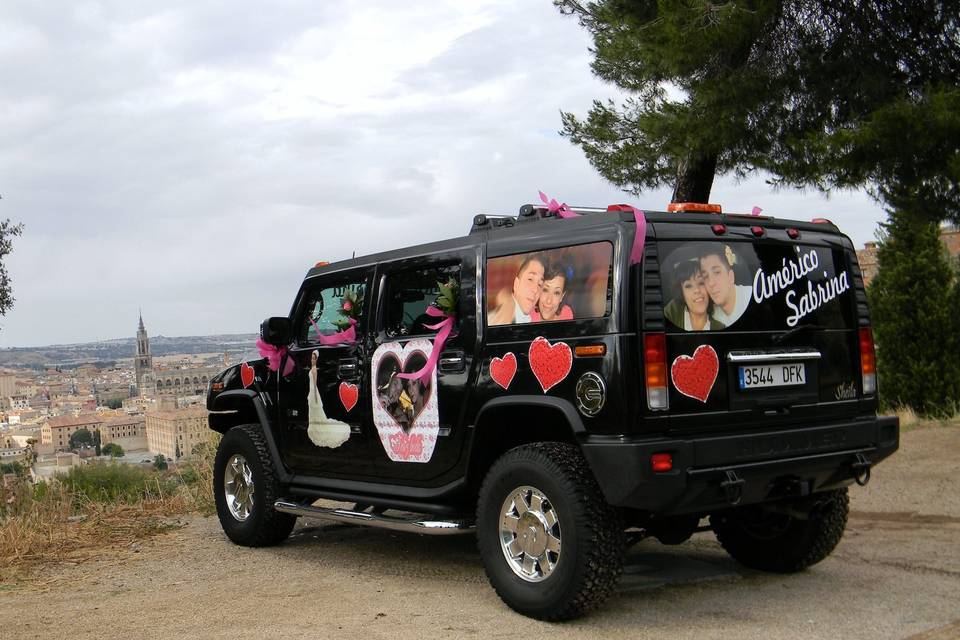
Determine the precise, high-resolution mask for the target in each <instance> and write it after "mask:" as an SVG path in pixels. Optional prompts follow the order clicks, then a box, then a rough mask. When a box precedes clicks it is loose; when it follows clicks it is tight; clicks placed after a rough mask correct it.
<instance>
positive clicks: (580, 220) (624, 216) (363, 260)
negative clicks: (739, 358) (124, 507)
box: [304, 205, 853, 280]
mask: <svg viewBox="0 0 960 640" xmlns="http://www.w3.org/2000/svg"><path fill="white" fill-rule="evenodd" d="M528 207H532V205H524V207H521V215H520V216H516V217H514V216H484V215H483V214H481V215H478V216H476V217H475V218H474V221H475V224H474V229H473V230H472V231H471V233H469V234H468V235H465V236H459V237H456V238H450V239H448V240H439V241H436V242H428V243H425V244H419V245H413V246H408V247H402V248H398V249H391V250H389V251H381V252H378V253H372V254H369V255H365V256H359V257H354V258H348V259H346V260H339V261H337V262H331V263H328V264H323V263H318V265H317V266H314V267H312V268H311V269H309V270H308V271H307V274H306V276H304V280H309V279H311V278H314V277H316V276H321V275H328V274H334V273H338V272H341V271H349V270H352V269H358V268H364V267H371V266H375V265H376V264H378V263H380V262H389V261H393V260H401V259H403V258H406V257H410V256H429V255H431V254H441V253H447V252H451V251H458V250H463V249H466V248H469V247H476V246H478V245H481V244H483V243H485V242H488V241H491V240H499V239H507V238H509V239H510V240H514V241H517V242H522V241H523V240H524V238H525V237H529V238H542V237H543V236H544V234H545V232H546V233H557V234H558V235H559V236H560V237H566V238H568V237H569V235H570V231H571V227H569V226H562V225H560V224H557V223H558V222H560V219H557V218H555V217H554V216H553V215H552V214H549V212H547V210H546V209H545V208H543V207H532V209H533V211H535V214H534V215H533V216H530V214H529V213H527V214H526V217H527V218H529V219H525V215H524V214H525V211H529V210H530V209H528ZM573 210H574V211H575V212H577V211H583V212H584V214H583V215H582V216H580V217H577V218H567V219H564V220H563V222H565V223H572V224H573V225H575V226H577V227H579V228H580V229H585V228H588V227H594V226H602V225H610V224H633V223H634V217H633V213H632V212H630V211H606V210H603V209H587V208H582V209H578V208H574V209H573ZM644 216H645V218H646V220H647V222H648V223H651V224H655V225H661V224H691V223H693V224H697V223H702V224H703V225H704V235H705V236H706V235H707V234H708V233H709V234H710V235H709V237H711V238H712V237H713V234H712V232H709V231H708V230H709V229H710V227H709V226H706V225H707V224H724V225H729V226H753V225H760V226H763V227H766V228H779V229H786V228H795V229H797V230H799V231H812V232H817V233H821V234H822V233H826V234H831V235H833V234H836V235H838V236H841V237H843V238H844V239H846V237H845V236H843V234H841V233H840V230H839V229H838V228H837V227H836V226H835V225H834V224H833V223H829V222H826V221H823V222H813V221H810V222H804V221H800V220H791V219H786V218H776V217H772V216H754V215H749V214H736V213H692V212H683V213H672V212H665V211H644ZM481 217H487V218H490V219H500V220H504V219H505V220H508V221H510V224H509V226H503V227H499V228H490V229H483V230H478V229H476V221H477V220H478V219H479V218H481ZM548 225H556V226H548ZM648 233H649V231H648ZM566 238H565V239H566ZM846 241H847V242H846V243H850V241H849V239H846ZM846 243H845V244H846ZM852 246H853V245H852V243H850V247H851V248H852Z"/></svg>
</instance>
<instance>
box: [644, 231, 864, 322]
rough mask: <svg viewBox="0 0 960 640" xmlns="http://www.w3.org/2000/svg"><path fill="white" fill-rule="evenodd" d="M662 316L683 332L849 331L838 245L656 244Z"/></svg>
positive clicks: (847, 285) (848, 284) (846, 280)
mask: <svg viewBox="0 0 960 640" xmlns="http://www.w3.org/2000/svg"><path fill="white" fill-rule="evenodd" d="M659 246H660V250H661V252H662V253H661V255H663V256H664V257H663V258H662V259H661V262H660V270H661V271H660V275H661V281H662V282H663V290H664V299H665V300H666V302H665V304H664V308H663V314H664V317H665V318H666V319H667V322H668V324H671V325H673V327H672V328H675V329H679V330H683V331H724V330H726V329H731V330H738V331H739V330H744V331H751V330H757V331H763V330H787V329H792V328H794V327H797V326H801V325H814V326H816V327H818V328H824V329H843V328H852V327H853V326H854V324H855V322H854V308H853V304H852V298H853V291H852V284H853V283H852V280H851V275H850V273H849V270H848V268H847V258H846V254H845V253H844V251H843V250H842V249H832V248H827V247H813V246H809V245H798V244H787V243H762V244H759V243H758V244H752V243H748V242H722V241H708V242H663V243H660V245H659Z"/></svg>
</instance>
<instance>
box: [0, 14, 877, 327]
mask: <svg viewBox="0 0 960 640" xmlns="http://www.w3.org/2000/svg"><path fill="white" fill-rule="evenodd" d="M158 7H159V8H158ZM158 7H155V6H153V5H151V4H149V3H139V2H120V1H117V2H99V3H92V2H89V3H79V4H75V5H57V4H56V3H52V4H51V3H35V2H26V1H24V2H12V3H11V2H7V3H4V4H3V5H2V7H0V77H3V78H4V84H3V86H2V88H0V194H2V195H3V200H2V201H0V217H10V218H12V219H14V220H19V221H22V222H24V223H25V225H26V229H25V235H24V236H23V237H22V238H18V239H16V240H15V243H14V253H13V254H12V255H11V256H10V257H9V258H8V262H7V266H8V270H9V271H10V274H11V277H12V280H13V284H14V295H15V297H16V298H17V302H16V304H15V306H14V308H13V310H12V311H11V312H10V313H9V314H8V315H7V317H6V318H2V319H0V346H27V345H42V344H50V343H53V342H59V343H67V342H73V341H82V340H90V339H99V338H113V337H118V336H128V335H132V334H133V333H134V332H135V329H136V321H137V309H138V307H142V308H143V312H144V320H145V321H146V323H147V326H148V329H149V330H150V332H151V333H154V334H157V333H162V334H164V335H186V334H205V333H224V332H249V331H255V330H256V327H257V326H258V324H259V322H260V321H261V320H262V319H263V318H264V317H266V316H267V315H276V314H282V313H286V312H287V311H288V310H289V307H290V304H291V302H292V299H293V296H294V294H295V293H296V290H297V287H298V286H299V282H300V280H301V278H302V277H303V274H304V273H305V272H306V269H307V268H308V267H309V266H310V265H312V264H313V263H314V262H316V261H317V260H321V259H324V260H334V259H341V258H345V257H349V256H350V255H351V254H352V253H353V252H356V253H357V255H364V254H369V253H372V252H375V251H380V250H386V249H391V248H397V247H401V246H407V245H410V244H415V243H421V242H429V241H434V240H439V239H443V238H449V237H454V236H458V235H462V234H464V233H466V231H467V229H468V228H469V225H470V221H471V219H472V217H473V215H475V214H476V213H481V212H483V213H515V212H516V210H517V208H518V207H519V206H520V205H521V204H523V203H525V202H532V201H533V200H534V199H535V198H536V194H537V190H538V189H543V190H544V191H547V192H548V193H550V194H551V195H554V196H556V197H558V198H560V199H562V200H565V201H567V202H570V203H574V204H581V205H605V204H607V203H609V202H622V201H624V200H627V199H628V197H627V196H625V195H623V194H622V193H621V192H620V191H619V190H618V189H616V188H615V187H612V186H611V185H609V184H608V183H606V182H605V181H603V180H602V179H601V178H600V177H599V176H597V174H596V173H595V171H594V170H593V169H592V168H591V167H590V165H589V163H588V162H587V161H586V160H585V159H584V157H583V154H582V153H581V152H580V151H579V150H578V149H577V148H575V147H574V146H573V145H571V144H570V143H569V142H568V141H566V140H565V139H563V138H561V137H559V136H558V135H557V130H558V129H559V128H560V117H559V112H560V110H561V109H562V110H566V111H573V112H576V113H581V114H582V113H584V112H585V111H586V110H587V109H588V108H589V105H590V103H591V101H592V100H593V99H594V98H605V97H608V96H609V97H614V98H616V97H617V94H616V91H615V89H614V88H612V87H611V86H609V85H606V84H603V83H601V82H599V81H598V80H596V79H595V78H594V77H593V76H592V75H591V74H590V71H589V62H590V55H589V52H588V48H589V45H590V42H589V38H588V36H587V34H586V33H585V32H583V30H582V29H580V27H579V26H578V25H577V23H576V21H575V20H572V19H570V18H565V17H563V16H561V15H559V13H558V12H557V11H556V10H555V9H554V8H553V6H552V5H551V4H550V3H546V2H544V3H517V2H513V1H509V0H487V1H483V2H472V3H463V2H459V1H455V0H445V1H440V2H437V1H434V2H429V3H428V2H407V3H394V2H386V1H385V0H381V1H379V2H373V1H369V2H360V1H347V0H343V1H336V2H334V1H331V2H322V3H317V2H307V1H303V2H298V1H292V0H286V1H282V2H278V3H273V4H272V5H271V10H270V12H269V13H268V14H266V15H265V13H264V11H262V7H258V6H255V5H252V4H250V5H245V4H244V3H229V4H224V3H221V2H213V1H202V0H199V1H196V2H173V3H164V4H163V5H159V6H158ZM668 198H669V191H668V190H666V189H664V190H660V191H657V192H651V193H648V194H644V197H642V198H629V200H630V201H632V202H635V203H636V204H637V205H639V206H642V207H645V208H649V209H661V208H662V207H663V206H664V205H665V203H666V202H667V200H668ZM714 199H715V200H716V201H719V202H721V203H722V204H723V205H724V207H725V209H726V210H743V211H748V210H749V209H750V207H752V206H753V205H759V206H762V207H764V209H765V210H766V211H767V212H769V213H776V214H778V215H785V216H797V217H800V218H802V219H807V218H811V217H814V216H821V215H822V216H825V217H828V218H831V219H834V221H835V222H837V223H838V224H840V225H841V227H842V228H844V229H845V230H847V231H849V232H851V234H852V235H853V237H854V239H855V240H857V241H858V242H862V241H864V240H868V239H870V237H871V236H872V228H873V226H874V224H875V222H876V220H877V219H878V218H880V216H881V212H880V211H879V210H878V208H877V207H876V206H875V205H873V204H872V203H870V202H869V200H868V199H867V198H865V197H864V196H863V195H861V194H850V195H842V196H840V197H835V198H834V199H833V200H832V201H830V202H826V201H824V200H823V199H822V198H821V197H820V196H819V195H817V194H805V195H804V194H799V193H798V192H795V191H784V192H779V193H774V192H772V191H771V190H770V189H769V188H768V187H767V186H766V185H765V184H764V183H763V181H762V179H753V180H750V181H747V182H744V183H742V184H739V185H737V184H734V183H733V182H732V181H731V180H728V179H719V180H717V182H716V184H715V188H714Z"/></svg>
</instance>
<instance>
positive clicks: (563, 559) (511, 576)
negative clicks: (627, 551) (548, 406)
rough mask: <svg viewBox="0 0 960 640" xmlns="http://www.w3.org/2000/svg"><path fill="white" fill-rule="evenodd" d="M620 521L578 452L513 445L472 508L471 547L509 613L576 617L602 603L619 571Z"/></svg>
mask: <svg viewBox="0 0 960 640" xmlns="http://www.w3.org/2000/svg"><path fill="white" fill-rule="evenodd" d="M624 540H625V539H624V533H623V523H622V520H621V518H620V514H619V513H618V512H617V511H616V510H615V509H613V508H612V507H610V506H609V505H608V504H607V503H606V501H605V500H604V498H603V494H602V492H601V491H600V487H599V486H598V485H597V482H596V480H595V479H594V477H593V474H592V472H591V471H590V468H589V466H588V465H587V462H586V460H584V458H583V455H582V454H581V453H580V451H579V449H578V448H577V447H575V446H573V445H569V444H562V443H558V442H544V443H538V444H532V445H525V446H521V447H517V448H515V449H512V450H510V451H508V452H507V453H505V454H504V455H503V456H502V457H501V458H500V459H498V460H497V461H496V462H495V463H494V464H493V466H492V467H491V468H490V471H489V472H488V473H487V476H486V478H485V480H484V482H483V486H482V487H481V489H480V499H479V502H478V505H477V542H478V546H479V548H480V555H481V558H482V559H483V565H484V568H485V569H486V572H487V577H488V578H489V579H490V583H491V584H492V585H493V588H494V590H496V592H497V595H499V596H500V598H501V599H502V600H503V601H504V602H505V603H506V604H507V605H508V606H509V607H510V608H511V609H513V610H515V611H517V612H518V613H522V614H523V615H526V616H530V617H533V618H538V619H540V620H569V619H573V618H578V617H580V616H582V615H584V614H586V613H588V612H589V611H590V610H592V609H594V608H595V607H597V606H598V605H599V604H600V603H602V602H603V601H604V600H605V599H606V598H607V597H608V596H609V595H610V593H611V591H612V590H613V588H614V587H615V586H616V584H617V581H618V579H619V578H620V574H621V573H622V571H623V554H624Z"/></svg>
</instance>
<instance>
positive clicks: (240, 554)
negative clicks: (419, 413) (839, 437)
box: [0, 427, 960, 640]
mask: <svg viewBox="0 0 960 640" xmlns="http://www.w3.org/2000/svg"><path fill="white" fill-rule="evenodd" d="M958 441H960V428H958V427H943V428H927V429H919V430H915V431H911V432H909V433H906V434H904V437H903V441H902V443H901V450H900V452H898V453H897V454H895V455H894V456H893V457H892V458H890V459H889V460H888V461H886V462H884V463H883V464H882V465H880V466H879V467H878V468H877V469H876V471H875V473H874V478H873V481H872V482H871V484H870V485H869V486H868V487H867V488H859V487H854V488H852V489H851V494H852V496H853V501H852V504H853V510H854V512H853V514H852V517H851V520H850V524H849V526H848V529H847V534H846V535H845V537H844V539H843V541H842V542H841V543H840V546H839V547H838V549H837V550H836V552H835V553H834V554H833V555H832V556H831V557H830V558H828V559H827V560H825V561H824V562H822V563H821V564H819V565H817V566H815V567H814V568H812V569H810V570H808V571H806V572H804V573H801V574H798V575H793V576H778V575H768V574H762V573H757V572H753V571H749V570H746V569H744V568H742V567H740V566H739V565H737V564H736V563H734V562H733V561H732V560H730V559H729V558H728V557H727V556H726V555H725V554H724V553H723V551H722V550H721V549H720V547H719V545H717V543H716V542H715V541H714V539H713V536H712V534H709V533H707V534H698V535H697V536H695V537H694V538H693V539H692V540H691V541H690V542H688V543H686V544H683V545H680V546H676V547H667V546H663V545H660V544H658V543H657V542H655V541H644V542H642V543H640V544H638V545H636V546H635V547H633V549H632V550H631V551H630V553H629V556H628V562H627V569H626V574H625V576H624V580H623V582H622V583H621V585H620V588H619V589H618V592H617V595H616V596H615V597H613V598H612V599H611V600H610V601H609V603H608V604H607V606H605V607H604V608H603V609H602V610H600V611H598V612H596V613H595V614H593V615H592V616H590V617H588V618H586V619H584V620H580V621H577V622H574V623H568V624H563V625H550V624H545V623H540V622H536V621H533V620H529V619H526V618H523V617H521V616H518V615H516V614H514V613H513V612H511V611H510V610H509V609H507V608H506V607H505V606H504V605H503V604H502V603H501V602H500V601H499V600H498V599H497V597H496V595H495V594H494V593H493V590H492V589H491V588H490V587H489V585H488V584H487V581H486V577H485V576H484V573H483V569H482V567H481V566H480V561H479V557H478V555H477V551H476V548H475V544H474V540H473V538H472V537H458V538H428V537H420V536H416V535H405V534H397V533H392V532H388V531H383V530H376V529H365V528H357V527H348V526H343V525H335V524H323V523H321V522H320V521H314V520H306V521H303V522H302V523H301V524H300V525H299V527H298V529H297V530H296V531H295V533H294V535H293V536H292V537H291V539H290V540H289V541H288V542H287V543H285V544H284V545H281V546H279V547H275V548H272V549H244V548H240V547H236V546H233V545H231V544H230V543H229V542H228V541H227V540H226V538H225V537H224V536H223V534H222V533H221V531H220V528H219V524H218V522H217V520H216V518H201V517H194V518H191V519H188V520H187V521H186V526H185V527H184V528H182V529H180V530H178V531H176V532H174V533H170V534H166V535H163V536H160V537H157V538H154V539H152V540H149V541H146V542H144V543H142V545H140V547H138V548H136V549H129V548H124V549H117V550H116V555H115V556H113V557H112V558H111V559H110V560H100V561H96V562H92V563H86V564H83V565H79V566H64V567H54V568H51V569H50V570H48V571H47V572H46V573H45V574H44V575H41V576H39V577H38V578H37V580H36V581H35V582H34V583H32V584H31V585H28V586H22V587H18V588H16V589H8V590H6V591H0V620H2V621H3V626H2V631H0V635H2V637H3V638H4V639H13V638H17V639H19V638H70V639H76V638H118V639H120V638H122V639H124V640H127V639H129V638H170V637H174V638H284V639H287V638H290V639H292V638H311V639H313V638H326V637H337V638H341V637H342V638H363V639H364V640H374V639H378V638H401V639H403V638H464V637H482V638H514V637H516V636H517V635H518V634H521V635H523V636H524V637H541V636H547V635H548V634H549V637H551V639H558V640H559V639H563V638H583V637H590V638H631V639H634V638H658V637H663V638H671V640H681V639H685V638H696V639H697V640H702V639H705V638H724V639H728V638H736V639H738V640H739V639H749V638H763V639H765V640H766V639H779V638H784V639H785V638H791V639H792V638H831V639H834V638H843V639H844V640H855V639H858V638H871V639H874V638H907V637H911V636H916V640H920V639H922V640H941V639H947V638H960V605H958V603H960V479H958V477H957V470H958V465H957V462H956V453H957V451H958ZM917 634H919V635H917Z"/></svg>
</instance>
